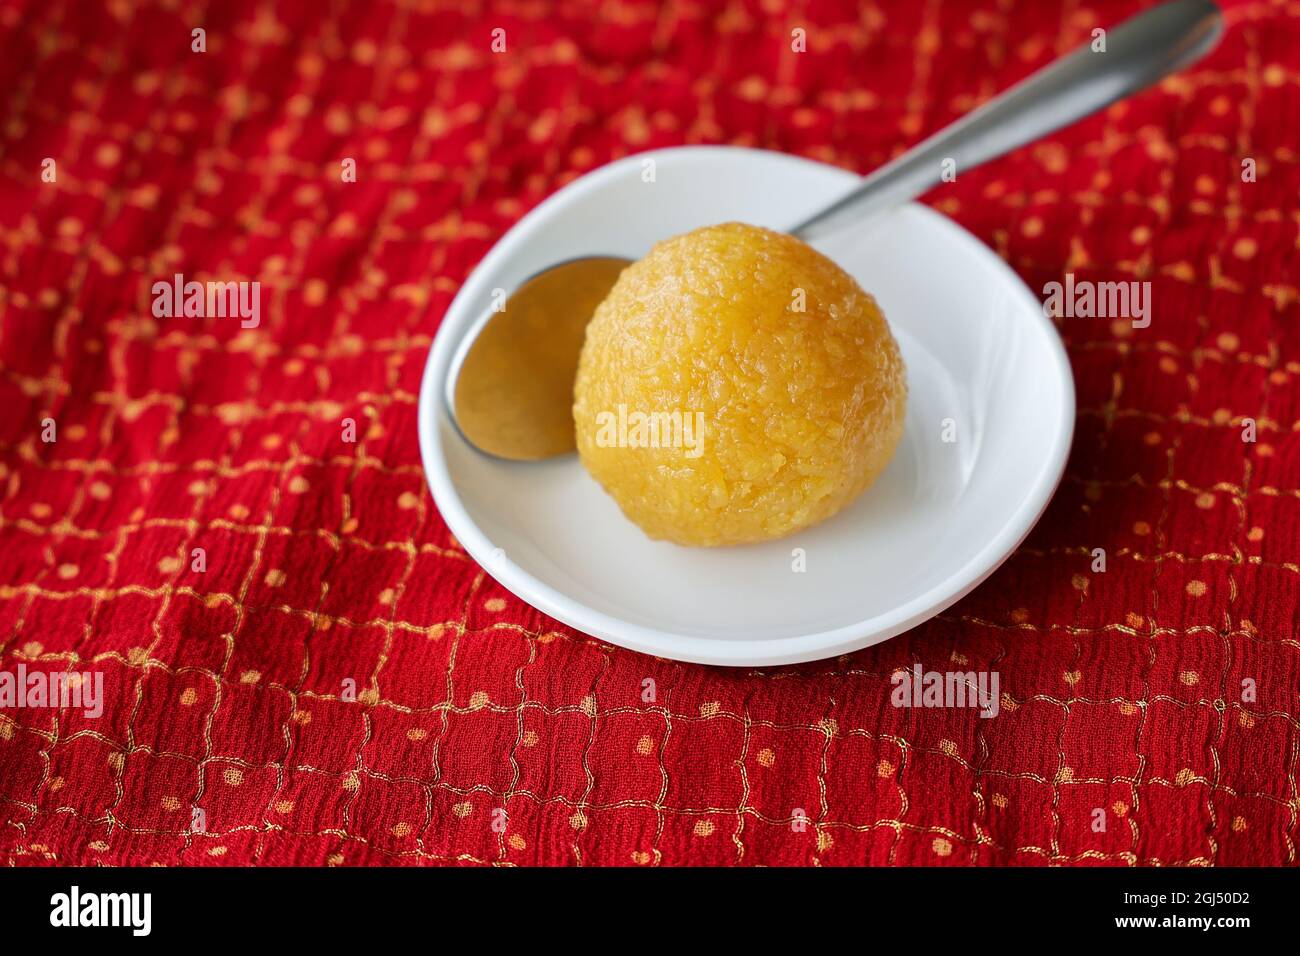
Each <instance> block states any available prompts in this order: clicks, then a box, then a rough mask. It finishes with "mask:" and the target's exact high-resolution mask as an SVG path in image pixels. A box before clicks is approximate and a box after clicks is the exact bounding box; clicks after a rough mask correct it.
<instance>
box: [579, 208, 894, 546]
mask: <svg viewBox="0 0 1300 956" xmlns="http://www.w3.org/2000/svg"><path fill="white" fill-rule="evenodd" d="M574 398H575V401H574V421H575V425H576V428H577V441H578V453H579V455H580V456H581V458H582V462H583V464H584V465H585V466H586V467H587V470H588V471H589V472H590V473H591V474H592V475H593V476H594V477H595V478H596V480H597V481H598V482H600V484H601V485H602V486H603V487H604V488H605V490H606V491H607V492H609V494H610V495H611V496H612V497H613V498H614V500H615V501H617V502H618V504H619V506H620V507H621V508H622V509H623V512H624V513H625V514H626V515H627V516H628V517H629V518H630V519H631V520H632V521H634V522H635V523H636V524H637V525H638V526H639V527H640V528H641V529H642V530H643V531H645V533H646V534H648V535H649V536H650V537H652V538H658V539H666V540H669V541H675V542H678V543H679V544H688V545H730V544H741V543H745V542H753V541H763V540H767V539H771V538H778V537H781V536H784V535H788V534H792V533H794V532H796V531H798V530H800V529H802V528H806V527H808V526H809V525H813V524H816V523H817V522H819V521H823V520H825V519H826V518H829V517H830V516H831V515H833V514H835V513H836V512H838V511H839V510H840V509H842V508H843V507H844V506H845V505H847V504H848V503H849V502H851V501H852V500H853V499H854V498H856V497H857V496H858V495H859V494H861V493H862V491H863V490H865V489H866V488H867V487H868V486H870V485H871V483H872V482H873V481H875V479H876V477H877V476H878V475H879V474H880V472H881V471H882V470H883V469H884V468H885V466H886V465H887V464H888V463H889V460H890V458H891V457H892V455H893V453H894V449H895V448H896V447H897V445H898V441H899V439H900V437H901V436H902V432H903V418H904V412H905V409H906V401H907V385H906V373H905V369H904V367H903V362H902V358H901V357H900V355H899V350H898V345H897V343H896V342H895V341H894V338H893V336H892V335H891V334H890V331H889V326H888V324H887V323H886V321H885V318H884V316H883V315H882V314H881V311H880V308H879V307H878V306H877V305H876V302H875V300H874V299H873V298H872V297H871V296H870V295H868V294H867V293H865V292H864V291H863V290H862V289H861V288H860V287H859V286H858V284H857V282H856V281H854V279H853V278H852V277H851V276H850V275H849V274H848V273H846V272H845V271H844V270H843V269H841V268H840V267H839V266H837V265H836V264H835V263H834V262H832V261H831V260H830V259H828V258H826V257H825V256H823V255H822V254H821V253H819V252H817V251H816V250H814V249H813V248H812V247H810V246H808V245H807V244H806V243H804V242H802V241H800V240H798V239H795V238H793V237H791V236H788V235H785V234H784V233H778V232H773V231H771V230H768V229H761V228H758V227H755V226H748V225H743V224H740V223H727V224H725V225H720V226H710V227H707V228H703V229H697V230H695V231H694V232H690V233H687V234H685V235H681V236H677V237H675V238H672V239H668V240H666V241H664V242H661V243H659V244H658V245H656V246H655V247H654V248H653V249H652V250H651V251H650V254H649V255H648V256H646V257H645V258H644V259H642V260H641V261H640V262H637V263H634V264H633V265H631V266H629V267H628V268H627V269H626V270H625V271H624V272H623V274H622V275H621V276H620V277H619V279H618V282H617V283H616V284H615V285H614V288H613V289H612V290H611V291H610V293H609V296H608V297H607V298H606V299H605V300H604V301H603V302H602V303H601V305H600V306H599V308H598V309H597V310H596V314H595V315H594V316H593V318H592V321H591V324H590V326H589V327H588V329H587V338H586V342H585V344H584V347H583V351H582V358H581V360H580V363H579V368H578V377H577V382H576V385H575V395H574ZM620 407H621V408H622V420H623V421H626V420H627V419H628V418H629V417H630V416H633V415H635V414H637V413H640V414H642V415H647V416H649V415H659V416H673V415H679V416H680V420H682V421H683V422H684V423H688V424H689V423H694V422H696V421H697V420H699V421H702V422H703V426H704V427H703V433H702V435H698V436H697V435H694V434H692V433H691V432H690V431H688V430H687V429H686V428H682V429H677V430H674V431H672V432H671V434H669V433H668V432H666V431H664V430H661V431H660V432H659V436H658V437H659V438H660V442H659V444H660V447H648V446H646V445H645V444H643V442H644V441H645V438H646V435H647V433H646V432H642V433H640V434H638V433H637V432H636V431H635V430H633V429H629V428H621V429H619V430H618V431H617V435H616V436H614V432H613V431H612V430H611V429H610V427H609V426H610V424H611V423H612V422H616V421H618V420H619V416H620ZM674 420H677V419H674ZM659 421H660V422H664V421H666V418H664V417H661V418H660V419H659ZM602 428H604V429H605V431H604V432H603V433H602ZM611 437H616V440H613V441H611ZM692 439H693V440H694V441H693V442H691V440H692ZM665 444H667V445H668V447H665Z"/></svg>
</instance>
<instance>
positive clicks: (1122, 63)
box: [446, 0, 1223, 461]
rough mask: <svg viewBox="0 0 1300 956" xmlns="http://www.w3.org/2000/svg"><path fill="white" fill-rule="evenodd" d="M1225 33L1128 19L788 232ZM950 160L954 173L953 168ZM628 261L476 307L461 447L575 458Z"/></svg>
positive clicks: (1189, 14) (463, 387)
mask: <svg viewBox="0 0 1300 956" xmlns="http://www.w3.org/2000/svg"><path fill="white" fill-rule="evenodd" d="M1222 32H1223V18H1222V15H1221V14H1220V12H1219V8H1218V7H1217V6H1215V4H1213V3H1211V2H1210V0H1173V2H1170V3H1165V4H1162V5H1161V6H1158V7H1154V8H1153V9H1151V10H1148V11H1146V12H1145V13H1141V14H1138V15H1137V16H1135V17H1131V18H1130V19H1128V20H1125V21H1124V22H1123V23H1122V24H1120V25H1119V26H1118V27H1116V28H1114V29H1113V30H1110V31H1108V32H1107V33H1106V34H1105V36H1104V49H1098V50H1096V51H1094V49H1093V47H1094V45H1099V41H1098V39H1097V38H1096V37H1094V39H1093V40H1092V41H1091V42H1090V43H1087V44H1084V45H1083V46H1082V47H1080V48H1079V49H1078V50H1076V51H1075V52H1073V53H1071V54H1070V55H1069V56H1066V57H1063V58H1061V59H1059V60H1057V61H1056V62H1055V63H1052V64H1050V65H1049V66H1046V67H1044V68H1043V69H1041V70H1039V71H1038V72H1037V73H1034V74H1033V75H1032V76H1030V77H1028V78H1027V79H1025V80H1022V81H1021V82H1020V83H1018V84H1016V85H1015V86H1013V87H1011V88H1010V89H1009V90H1007V91H1005V92H1004V93H1002V94H1001V95H1000V96H997V97H995V98H994V99H992V100H989V101H988V102H987V103H985V104H983V105H982V106H980V107H979V108H977V109H975V110H973V111H972V112H970V113H968V114H967V115H966V116H964V117H962V118H961V119H959V120H957V121H956V122H954V123H952V124H951V125H949V126H948V127H946V128H945V129H943V130H941V131H940V132H938V133H936V134H934V135H933V136H931V137H930V138H929V139H927V140H925V141H924V142H922V143H919V144H918V145H916V146H914V147H912V148H911V149H909V150H908V151H907V152H906V153H903V154H902V155H901V156H898V157H897V158H895V159H893V160H891V161H890V162H888V163H886V164H885V165H884V166H881V167H880V168H879V169H877V170H876V171H875V172H873V173H871V174H870V175H869V176H867V177H866V178H865V179H863V180H862V182H861V183H859V184H858V185H857V186H856V187H855V188H854V189H853V190H852V191H851V192H849V193H848V194H847V195H846V196H844V197H843V198H841V199H839V200H838V201H836V202H834V203H832V204H831V205H830V206H828V207H827V208H825V209H823V210H822V211H820V212H818V213H817V214H816V215H814V216H812V217H811V218H810V219H806V220H804V221H803V222H801V223H799V224H798V225H797V226H795V227H794V228H792V229H791V230H790V233H791V235H794V236H797V237H799V238H801V239H804V240H811V239H816V238H818V237H820V236H824V235H826V234H828V233H830V232H833V231H834V230H835V229H836V228H838V227H840V226H842V225H844V224H845V223H847V222H849V221H852V220H860V219H862V218H864V217H867V216H870V215H872V214H873V213H876V212H879V211H881V210H883V209H887V208H890V207H893V206H896V205H898V204H900V203H903V202H906V201H907V200H909V199H913V198H915V197H916V196H919V195H920V194H921V193H923V192H925V191H926V190H928V189H930V188H931V187H933V186H936V185H938V184H939V183H940V182H941V181H942V180H943V174H944V171H945V168H946V169H950V170H954V171H955V170H968V169H972V168H974V167H976V166H978V165H980V164H981V163H984V162H987V161H988V160H990V159H995V158H996V157H998V156H1001V155H1003V154H1004V153H1008V152H1010V151H1011V150H1013V149H1017V148H1018V147H1020V146H1024V145H1025V144H1026V143H1031V142H1033V141H1035V140H1037V139H1040V138H1042V137H1043V136H1046V135H1047V134H1049V133H1052V132H1054V131H1055V130H1058V129H1060V128H1062V127H1064V126H1068V125H1070V124H1071V123H1074V122H1076V121H1077V120H1080V119H1083V118H1084V117H1085V116H1089V115H1091V114H1092V113H1095V112H1096V111H1097V110H1099V109H1101V108H1102V107H1105V106H1107V105H1109V104H1111V103H1113V102H1115V101H1116V100H1118V99H1122V98H1123V97H1125V96H1128V95H1130V94H1132V93H1135V92H1137V91H1138V90H1141V89H1144V88H1145V87H1147V86H1150V85H1151V84H1152V83H1154V82H1155V81H1157V80H1159V79H1161V78H1162V77H1164V76H1166V75H1168V74H1170V73H1173V72H1175V71H1177V70H1180V69H1182V68H1183V67H1185V66H1188V65H1190V64H1192V63H1194V62H1196V61H1197V60H1198V59H1200V58H1201V57H1202V56H1204V55H1205V54H1206V53H1208V52H1209V51H1210V50H1211V49H1213V48H1214V45H1215V44H1216V43H1217V42H1218V40H1219V37H1220V36H1221V34H1222ZM952 164H955V165H952ZM629 261H630V260H627V259H619V258H615V257H611V256H589V257H584V258H579V259H571V260H569V261H567V262H561V263H559V264H557V265H554V266H551V267H550V268H548V269H545V270H543V271H541V272H539V273H537V274H536V275H534V276H533V277H532V278H530V279H528V280H527V281H526V282H524V283H523V284H522V285H521V286H519V288H518V289H516V290H515V291H514V292H513V294H511V295H510V297H509V298H508V299H507V300H506V301H505V303H504V308H503V309H501V308H500V307H499V306H498V308H497V309H493V308H489V309H487V310H485V311H484V313H483V315H482V316H480V318H479V319H478V321H477V322H476V324H475V326H474V328H473V329H472V330H471V332H470V333H469V335H467V336H466V339H465V341H464V342H462V343H461V347H460V348H459V349H458V350H457V353H456V356H455V358H454V359H453V363H452V367H451V372H450V374H449V376H448V388H447V396H446V398H447V404H448V408H449V409H450V410H451V416H452V420H453V421H454V422H455V423H456V425H457V427H458V428H459V429H460V432H461V434H462V435H463V436H464V437H465V439H466V440H467V441H469V443H470V444H472V445H474V446H475V447H477V448H478V449H479V450H481V451H484V452H487V453H489V454H492V455H496V456H498V457H501V458H508V459H514V460H519V461H536V460H540V459H543V458H550V457H552V456H555V455H561V454H564V453H566V452H570V451H573V449H574V447H575V439H574V431H573V413H572V406H573V381H574V377H575V375H576V373H577V367H578V355H579V353H580V352H581V350H582V342H583V336H584V333H585V331H586V327H587V323H588V321H590V319H591V315H592V313H593V312H594V311H595V308H596V306H597V305H599V304H600V301H601V300H602V299H603V298H604V297H605V295H606V293H608V292H609V290H610V289H611V288H612V287H613V285H614V282H615V280H616V279H617V278H618V275H619V273H620V272H621V271H622V270H623V268H624V267H625V266H627V265H628V264H629Z"/></svg>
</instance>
